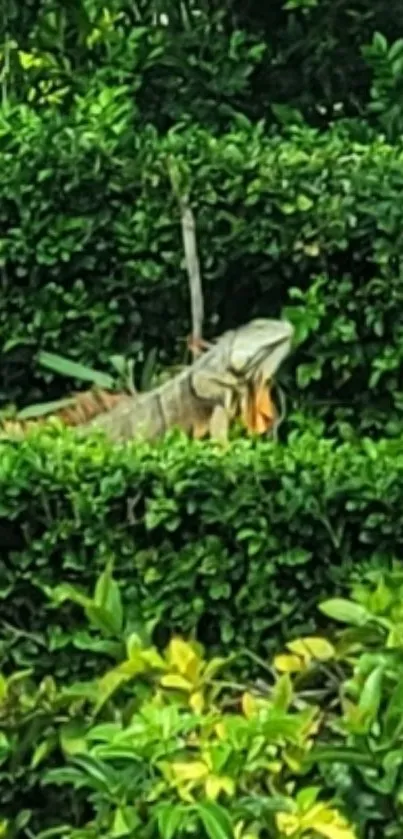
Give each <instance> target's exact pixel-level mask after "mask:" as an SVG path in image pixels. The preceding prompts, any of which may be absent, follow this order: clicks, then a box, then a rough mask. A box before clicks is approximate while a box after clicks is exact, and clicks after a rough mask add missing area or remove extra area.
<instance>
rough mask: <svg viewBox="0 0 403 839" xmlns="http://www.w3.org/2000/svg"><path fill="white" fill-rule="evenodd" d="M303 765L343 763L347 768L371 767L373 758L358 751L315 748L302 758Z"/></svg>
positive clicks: (342, 748)
mask: <svg viewBox="0 0 403 839" xmlns="http://www.w3.org/2000/svg"><path fill="white" fill-rule="evenodd" d="M304 763H305V764H312V763H345V764H347V765H348V766H371V767H372V766H373V765H374V758H373V755H371V754H365V753H364V752H360V751H359V750H358V749H349V748H345V747H343V746H341V747H340V748H338V747H337V746H335V747H333V748H332V747H330V746H329V747H327V746H323V747H322V746H317V747H316V748H313V749H312V751H310V752H307V753H306V755H305V756H304Z"/></svg>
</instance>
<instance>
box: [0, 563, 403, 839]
mask: <svg viewBox="0 0 403 839" xmlns="http://www.w3.org/2000/svg"><path fill="white" fill-rule="evenodd" d="M402 591H403V577H402V573H401V571H400V570H398V569H395V570H392V571H391V572H388V573H386V574H381V573H379V572H377V573H375V574H374V573H372V574H368V576H367V577H366V578H365V579H363V580H362V581H361V582H360V584H359V586H356V587H355V591H354V590H353V599H352V600H341V599H337V600H335V599H332V600H329V601H327V602H325V603H323V604H322V605H321V607H320V608H321V610H322V611H323V612H324V613H325V614H326V615H328V616H329V617H331V618H335V619H336V620H339V621H341V622H342V623H344V624H345V625H346V626H347V628H346V630H344V631H343V632H341V633H340V632H338V633H334V632H332V633H331V634H330V636H329V637H328V638H325V637H320V636H313V637H312V636H310V637H302V638H298V639H296V640H294V641H293V642H290V643H289V644H288V645H287V647H288V650H287V653H286V654H282V655H278V656H277V657H276V658H275V659H274V666H273V665H269V664H267V663H265V662H261V666H260V669H261V678H260V680H259V682H257V683H255V684H251V683H250V682H249V683H248V681H244V680H243V681H239V680H238V682H235V680H234V677H233V675H232V673H231V660H232V661H233V660H234V658H236V657H237V653H236V652H235V648H234V651H233V654H232V656H231V657H230V660H225V659H223V658H220V659H211V658H210V657H207V658H205V657H204V654H203V648H200V645H197V644H194V643H187V642H185V641H183V640H182V639H181V638H178V637H174V638H173V639H172V640H171V642H170V643H169V645H168V647H167V649H166V650H164V651H161V652H159V651H158V650H157V649H156V648H155V647H152V646H150V644H149V642H148V641H147V640H146V639H145V638H141V637H140V636H139V635H136V634H135V633H133V632H130V628H129V627H128V626H127V625H126V624H125V619H124V610H123V606H122V601H121V597H120V592H119V587H118V586H117V584H116V581H114V579H113V577H112V576H111V574H110V572H107V573H104V574H103V575H102V576H101V577H100V578H99V580H98V583H97V590H96V594H95V599H94V601H92V602H89V601H88V600H87V601H83V598H82V595H81V594H80V593H79V592H77V591H75V590H74V589H70V590H67V588H66V586H64V587H62V586H60V587H58V590H57V596H58V599H59V600H60V599H62V598H65V597H67V596H70V597H72V598H73V599H75V600H76V601H77V602H79V601H80V600H81V603H82V605H84V606H85V608H86V610H87V614H88V617H89V619H90V622H91V623H93V624H94V625H95V626H97V624H98V627H100V628H101V633H100V632H99V628H98V636H99V638H101V637H103V640H104V643H107V642H108V638H109V643H110V644H111V646H112V642H111V640H110V638H111V627H112V625H113V626H114V630H113V631H114V633H115V634H116V642H115V648H116V649H115V665H114V666H113V667H112V669H109V670H107V671H106V672H104V673H103V675H102V676H100V677H99V676H98V677H96V678H94V679H93V680H92V681H91V682H85V683H84V682H81V683H76V684H71V683H70V684H67V685H66V684H64V685H58V684H56V683H55V682H54V681H53V680H51V679H47V680H45V681H43V682H42V683H41V684H39V685H38V684H36V685H35V680H29V679H28V678H27V676H26V675H25V676H24V674H18V673H15V674H14V675H13V677H11V678H9V679H8V680H6V679H4V678H3V680H2V683H1V688H2V690H1V696H0V713H1V717H2V725H3V735H2V742H1V745H2V751H1V763H2V775H1V778H2V792H3V795H2V805H3V807H4V810H3V813H4V816H5V820H4V822H3V825H2V827H3V831H6V830H7V831H8V832H7V835H10V836H15V835H16V833H18V831H19V830H21V828H22V827H24V826H25V827H26V826H27V825H28V824H29V833H28V830H27V835H33V834H32V831H33V830H35V828H36V829H37V830H39V833H35V835H36V836H38V839H40V837H43V839H45V837H53V836H58V835H63V836H65V837H71V839H73V837H74V839H93V837H94V839H95V837H97V836H99V835H102V836H105V837H112V836H130V835H133V833H134V832H135V833H136V836H140V837H142V836H150V835H152V836H157V837H159V836H160V837H161V839H169V837H172V835H174V834H175V835H178V836H182V835H183V836H187V835H189V833H193V832H195V830H197V833H198V835H200V836H203V837H204V836H206V837H208V839H216V837H218V836H221V837H222V839H230V837H233V836H236V837H247V836H248V837H254V839H255V837H256V838H257V837H259V836H261V835H262V832H263V831H265V833H267V835H268V836H270V837H273V839H277V838H278V839H280V837H283V836H295V837H297V836H298V837H301V839H303V837H306V839H308V837H310V836H312V835H313V834H314V835H315V836H320V837H325V839H355V837H361V838H362V839H363V838H364V837H365V839H374V837H376V836H377V835H379V830H380V829H381V830H382V833H383V835H384V836H390V837H392V836H397V835H399V830H400V826H401V800H400V799H401V795H400V785H401V780H400V772H401V762H400V756H401V749H402V729H401V690H402V689H401V684H402V655H401V652H402V638H401V620H402ZM54 594H56V592H55V593H54ZM102 624H103V627H102ZM106 627H108V628H106ZM238 655H239V654H238ZM241 655H242V651H241ZM243 655H245V651H243ZM99 672H100V671H99ZM101 672H102V671H101ZM16 776H17V777H18V779H19V789H18V790H17V788H16V786H15V785H14V787H11V791H10V792H11V796H10V794H9V792H8V783H5V781H9V780H10V779H11V780H12V779H13V777H14V780H15V778H16ZM41 788H42V795H44V792H45V793H46V792H48V796H47V798H45V797H43V803H42V809H41V804H40V794H41ZM49 793H50V794H49ZM60 822H63V824H62V826H61V827H59V823H60ZM55 823H56V825H57V826H56V827H54V829H53V830H52V829H50V830H49V832H48V828H49V826H50V825H53V826H54V825H55Z"/></svg>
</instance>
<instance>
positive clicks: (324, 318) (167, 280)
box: [0, 0, 403, 434]
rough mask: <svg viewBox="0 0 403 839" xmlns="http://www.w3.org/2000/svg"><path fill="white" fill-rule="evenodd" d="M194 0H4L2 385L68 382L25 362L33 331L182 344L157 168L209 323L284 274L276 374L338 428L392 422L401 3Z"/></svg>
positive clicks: (247, 311)
mask: <svg viewBox="0 0 403 839" xmlns="http://www.w3.org/2000/svg"><path fill="white" fill-rule="evenodd" d="M197 6H198V14H197V15H196V14H195V12H194V7H193V4H192V2H189V3H188V4H187V5H181V7H180V9H181V11H180V12H179V8H178V10H176V11H174V10H172V9H171V10H168V9H166V8H165V7H164V4H156V5H153V4H147V8H146V7H145V6H144V8H143V6H142V4H141V3H139V4H137V5H136V7H135V10H134V9H133V8H132V5H131V4H130V7H129V4H127V3H126V2H124V0H116V2H113V3H109V4H108V8H107V9H106V8H104V6H103V5H102V4H100V3H99V2H98V0H92V2H87V3H84V4H81V3H75V2H73V3H71V4H69V8H68V9H62V8H59V6H56V5H55V4H54V3H53V2H50V0H43V2H38V3H37V4H30V5H29V6H27V7H26V9H24V12H23V14H22V17H21V15H20V14H18V17H17V15H16V13H15V10H14V11H13V5H12V4H11V5H10V9H9V12H8V15H7V16H6V19H5V21H4V29H3V42H4V43H3V57H4V62H5V66H4V72H3V75H2V81H3V84H2V104H1V109H0V120H1V144H0V162H1V169H2V172H3V175H2V179H1V184H0V227H1V238H0V269H1V290H0V295H1V303H2V305H1V306H0V312H1V315H0V350H1V352H2V374H3V375H2V382H1V389H0V403H1V404H2V405H5V404H7V403H9V402H17V403H18V405H20V406H22V405H26V404H28V403H29V402H32V401H37V400H38V399H43V398H44V397H45V396H46V398H54V397H57V396H59V395H61V394H62V392H63V389H64V388H65V387H71V386H72V385H73V384H74V383H73V382H71V381H69V382H67V384H66V383H61V382H60V380H59V381H58V380H56V381H55V380H54V379H53V377H52V375H51V374H50V373H47V374H46V375H45V376H44V375H38V372H37V368H36V364H35V355H36V352H37V350H38V349H39V348H42V349H43V348H45V349H48V350H52V351H56V352H62V353H64V354H68V355H70V356H72V357H73V358H76V359H80V360H81V361H83V362H86V363H90V364H92V365H95V366H97V367H99V366H100V365H102V364H105V363H107V360H108V357H109V356H110V355H111V353H116V352H124V353H125V354H127V355H128V356H131V357H134V358H135V359H136V360H137V361H138V362H139V364H140V363H141V360H142V359H143V358H144V356H145V354H146V353H147V352H148V351H149V350H150V348H155V349H156V350H157V351H158V355H159V361H160V362H161V363H167V362H172V361H177V360H178V359H179V358H181V357H182V356H183V341H184V338H185V336H186V334H187V333H188V331H189V304H188V294H187V281H186V274H185V271H184V265H183V256H182V242H181V233H180V222H179V211H178V207H177V203H176V200H175V199H174V196H173V191H172V186H171V181H170V176H169V173H168V170H170V171H171V172H172V171H174V172H175V173H176V176H177V177H178V178H179V181H180V184H181V188H183V189H185V188H189V190H190V196H191V201H192V205H193V209H194V211H195V215H196V220H197V228H198V239H199V248H200V253H201V260H202V269H203V278H204V284H205V289H206V299H207V301H208V311H207V322H206V333H207V334H208V335H211V334H216V333H217V332H219V331H221V329H223V328H225V327H226V326H228V325H233V324H234V323H239V322H240V321H243V320H246V319H247V318H248V317H252V316H253V315H255V314H256V313H259V314H262V313H263V314H272V315H278V314H279V313H280V311H281V309H282V308H283V307H284V306H289V305H290V304H292V305H295V299H294V298H293V296H292V292H291V289H293V288H297V289H298V292H297V294H299V296H300V299H299V301H298V303H299V309H300V310H301V311H298V312H297V313H296V318H297V320H298V322H299V323H300V324H301V321H303V323H302V324H301V331H302V335H303V336H304V337H306V338H307V340H306V341H305V343H304V344H303V346H301V347H300V348H299V351H298V362H297V360H296V361H295V364H294V369H293V370H292V371H291V372H292V374H293V375H292V376H291V377H290V378H289V386H290V391H291V395H292V399H293V402H294V405H296V406H298V405H299V403H302V404H303V405H304V408H305V409H312V410H313V411H314V412H315V414H316V415H318V414H320V415H323V417H324V419H325V421H326V423H327V424H328V427H331V428H335V425H334V423H335V422H336V424H337V425H338V427H339V428H340V427H341V426H340V423H343V424H344V425H345V424H346V423H351V425H353V426H354V427H357V426H359V427H360V428H361V430H364V432H366V431H368V430H371V431H375V432H377V433H379V432H384V431H385V430H386V432H387V433H388V434H389V433H395V432H396V430H397V429H398V427H399V428H400V420H399V415H400V412H401V404H402V393H401V387H400V382H399V376H398V370H399V367H400V364H401V347H402V345H403V342H402V340H401V333H402V319H401V279H400V275H401V266H400V252H401V230H402V223H401V211H400V207H401V202H400V199H399V196H400V193H401V180H402V178H401V154H402V149H401V143H400V139H399V138H400V134H401V127H402V124H403V122H402V109H401V96H400V87H399V84H400V83H399V72H400V70H399V68H400V67H401V63H402V60H403V59H402V55H403V47H402V42H401V41H399V40H397V41H396V40H395V41H394V42H393V43H392V39H396V38H398V37H399V34H401V30H402V21H401V12H400V10H399V8H398V6H397V5H396V6H394V5H393V4H392V7H391V8H390V10H389V12H388V17H387V21H383V20H382V14H381V11H382V9H381V5H380V4H377V3H375V4H372V6H371V10H368V9H367V7H366V4H365V7H364V6H363V4H362V3H361V2H359V0H356V2H353V0H351V2H350V3H346V2H345V0H343V2H342V1H341V0H339V2H337V3H332V4H330V3H328V2H325V3H320V4H316V3H315V2H309V3H307V2H302V0H301V2H289V3H287V4H285V7H283V9H282V10H281V9H280V4H279V3H277V4H274V6H273V7H272V4H271V5H270V11H265V12H262V11H260V13H259V12H258V9H257V8H256V4H253V3H249V4H248V5H247V7H243V6H242V8H241V7H239V8H238V5H237V4H235V3H232V4H229V5H228V6H226V7H225V8H224V9H220V8H219V7H218V6H217V5H216V4H215V3H199V4H197ZM185 9H187V12H186V11H185ZM167 11H170V15H169V16H168V18H169V19H168V21H167V19H166V14H167ZM164 14H165V18H163V17H162V18H161V15H162V16H163V15H164ZM158 20H160V21H161V20H164V21H165V22H164V25H161V23H158ZM325 21H326V24H325ZM347 21H350V22H351V26H350V25H349V26H347V24H346V22H347ZM17 24H18V25H17ZM381 24H382V26H381ZM383 24H384V25H383ZM378 29H380V30H381V32H383V33H384V34H379V32H378V33H377V30H378ZM319 32H320V39H319V38H318V33H319ZM324 32H326V37H325V39H323V33H324ZM268 33H270V35H269V34H268ZM388 38H389V39H390V43H389V42H388V40H387V39H388ZM360 68H361V69H360ZM319 70H320V72H319ZM270 74H271V76H270ZM268 76H270V78H269V77H268ZM313 77H315V78H316V79H317V82H316V85H314V84H313V83H312V80H313ZM280 79H281V83H280ZM265 91H266V92H267V97H268V98H267V101H266V99H265V96H266V93H264V92H265ZM273 91H276V92H277V93H278V99H275V98H273ZM251 103H252V104H251ZM254 103H257V104H256V107H257V110H256V109H255V104H254ZM339 106H340V107H339ZM259 109H260V110H259ZM323 109H325V111H323ZM315 114H316V116H315ZM303 117H305V118H307V119H308V120H309V121H310V123H311V125H316V126H317V129H316V130H315V129H314V128H312V127H311V128H309V127H308V125H307V123H305V122H304V121H303ZM258 118H259V119H261V122H260V123H257V122H256V120H257V119H258ZM167 131H168V133H167ZM379 131H382V132H383V136H381V135H379ZM317 132H319V133H317ZM377 132H378V133H377ZM318 277H319V278H320V281H321V285H320V288H318V284H317V282H318V281H317V278H318ZM303 313H304V315H305V317H303V316H302V314H303ZM162 324H163V325H164V330H162V328H161V325H162ZM162 333H164V334H163V336H162ZM307 333H308V334H307ZM301 366H302V369H301ZM296 367H300V369H299V371H298V370H297V371H296V370H295V368H296ZM295 372H296V375H295ZM344 425H343V428H344Z"/></svg>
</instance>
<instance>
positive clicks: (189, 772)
mask: <svg viewBox="0 0 403 839" xmlns="http://www.w3.org/2000/svg"><path fill="white" fill-rule="evenodd" d="M171 769H172V772H173V774H174V776H175V777H176V778H177V780H178V781H200V780H202V779H203V778H206V776H208V774H209V770H208V767H207V766H206V764H205V763H203V762H202V761H201V760H194V761H191V762H189V763H181V762H179V761H178V762H176V763H171Z"/></svg>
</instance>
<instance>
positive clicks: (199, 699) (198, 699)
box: [189, 690, 204, 714]
mask: <svg viewBox="0 0 403 839" xmlns="http://www.w3.org/2000/svg"><path fill="white" fill-rule="evenodd" d="M189 705H190V707H191V708H192V710H193V711H194V712H195V714H201V713H202V712H203V708H204V696H203V694H202V692H201V690H197V691H195V693H192V695H191V697H190V698H189Z"/></svg>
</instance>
